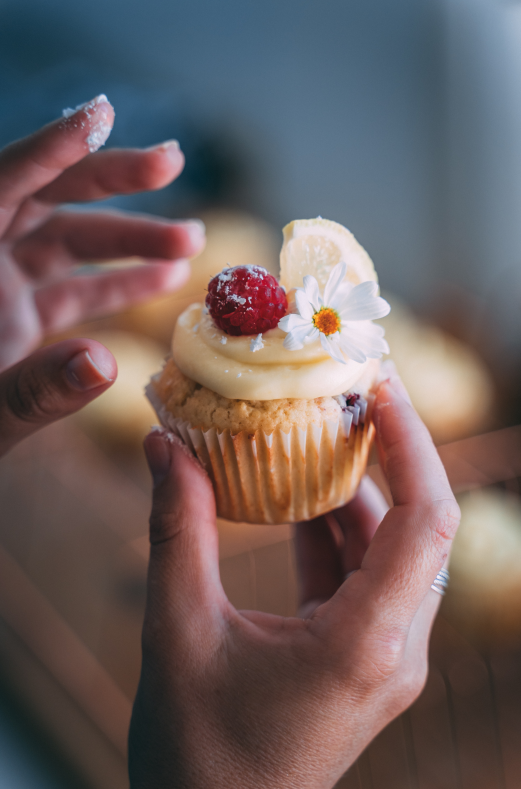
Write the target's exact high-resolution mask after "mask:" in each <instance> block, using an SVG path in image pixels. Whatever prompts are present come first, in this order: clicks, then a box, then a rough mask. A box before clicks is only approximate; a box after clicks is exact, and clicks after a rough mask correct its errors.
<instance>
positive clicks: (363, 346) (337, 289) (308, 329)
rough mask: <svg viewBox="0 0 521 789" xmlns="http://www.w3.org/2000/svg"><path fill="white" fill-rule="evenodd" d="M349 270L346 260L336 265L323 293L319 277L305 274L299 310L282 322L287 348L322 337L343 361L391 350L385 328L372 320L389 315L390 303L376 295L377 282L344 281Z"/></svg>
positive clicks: (374, 356)
mask: <svg viewBox="0 0 521 789" xmlns="http://www.w3.org/2000/svg"><path fill="white" fill-rule="evenodd" d="M346 270H347V266H346V264H345V263H338V264H337V265H336V266H335V267H334V268H333V269H332V271H331V274H330V275H329V279H328V281H327V284H326V287H325V288H324V295H323V297H322V296H321V295H320V292H319V289H318V282H317V281H316V279H315V277H312V276H310V275H308V276H307V277H304V287H303V288H297V290H296V292H295V302H296V305H297V309H298V314H296V313H294V314H291V315H285V316H284V318H282V319H281V320H280V321H279V324H278V325H279V329H282V330H283V331H285V332H287V333H288V336H287V337H286V339H285V340H284V348H287V349H288V350H289V351H296V350H299V349H300V348H303V347H304V344H306V345H307V344H308V343H310V342H314V341H315V340H318V338H319V337H320V342H321V344H322V347H323V349H324V350H325V351H327V353H328V354H329V355H330V356H332V357H333V359H335V360H336V361H337V362H341V363H342V364H346V363H347V358H349V359H353V360H354V361H355V362H365V361H366V360H367V359H380V358H381V356H382V354H384V353H389V346H388V345H387V343H386V341H385V340H384V334H385V332H384V330H383V329H382V327H381V326H378V325H375V324H374V323H371V321H373V320H375V319H376V318H383V317H384V316H385V315H388V314H389V312H390V310H391V307H390V305H389V304H388V303H387V302H386V301H385V299H382V298H381V297H380V296H377V295H376V294H377V292H378V286H377V284H376V282H372V281H371V280H369V281H367V282H361V283H360V284H359V285H352V284H351V283H349V282H344V277H345V274H346ZM346 357H347V358H346Z"/></svg>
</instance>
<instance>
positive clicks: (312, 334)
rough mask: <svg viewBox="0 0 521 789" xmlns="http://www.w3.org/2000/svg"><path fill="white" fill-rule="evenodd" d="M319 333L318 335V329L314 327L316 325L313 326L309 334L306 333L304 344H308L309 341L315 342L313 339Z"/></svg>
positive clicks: (315, 338) (316, 337) (316, 338)
mask: <svg viewBox="0 0 521 789" xmlns="http://www.w3.org/2000/svg"><path fill="white" fill-rule="evenodd" d="M319 335H320V332H319V330H318V329H317V328H316V326H313V328H312V329H311V332H310V334H308V336H307V337H306V345H307V344H309V343H310V342H315V340H318V337H319Z"/></svg>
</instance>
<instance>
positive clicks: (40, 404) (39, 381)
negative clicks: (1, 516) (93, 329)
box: [0, 339, 117, 457]
mask: <svg viewBox="0 0 521 789" xmlns="http://www.w3.org/2000/svg"><path fill="white" fill-rule="evenodd" d="M116 375H117V365H116V361H115V359H114V357H113V356H112V354H111V353H110V351H108V350H107V349H106V348H105V347H104V346H103V345H101V344H100V343H99V342H96V341H95V340H77V339H75V340H65V341H64V342H59V343H56V345H49V346H48V347H46V348H40V350H38V351H36V352H35V353H33V354H32V355H31V356H28V357H27V358H26V359H23V360H22V361H21V362H19V363H18V364H15V365H14V366H13V367H10V368H9V369H7V370H4V371H3V372H2V373H0V457H1V456H2V455H4V454H5V453H6V452H8V451H9V449H11V448H12V447H13V446H14V445H15V444H17V443H18V442H19V441H21V440H22V439H23V438H25V437H26V436H28V435H30V434H31V433H34V432H35V431H36V430H39V429H40V428H41V427H45V426H46V425H49V424H51V422H55V421H56V420H57V419H61V418H62V417H64V416H68V415H69V414H72V413H74V412H75V411H78V410H79V409H80V408H83V406H84V405H87V403H89V402H90V401H91V400H94V398H95V397H98V395H100V394H102V393H103V392H104V391H105V390H106V389H108V388H109V386H110V385H111V384H112V383H113V382H114V380H115V379H116Z"/></svg>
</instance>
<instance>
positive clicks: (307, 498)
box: [146, 384, 374, 523]
mask: <svg viewBox="0 0 521 789" xmlns="http://www.w3.org/2000/svg"><path fill="white" fill-rule="evenodd" d="M146 393H147V397H148V399H149V400H150V402H151V404H152V405H153V407H154V408H155V410H156V413H157V415H158V418H159V420H160V422H161V424H162V425H163V427H165V428H166V429H167V430H170V431H171V432H172V433H174V434H175V435H177V436H179V438H181V439H182V441H184V443H185V444H186V445H187V446H188V447H189V448H190V449H191V451H192V452H193V453H194V455H196V456H197V458H198V459H199V461H200V462H201V464H202V465H203V467H204V468H205V469H206V471H207V472H208V474H209V476H210V478H211V480H212V483H213V487H214V491H215V498H216V503H217V514H218V516H219V517H221V518H226V519H228V520H233V521H244V522H247V523H292V522H295V521H300V520H309V519H310V518H315V517H317V516H318V515H321V514H322V513H324V512H328V511H329V510H332V509H335V508H336V507H340V506H342V505H343V504H345V503H346V502H347V501H349V500H350V499H351V498H352V497H353V496H354V494H355V493H356V490H357V488H358V485H359V483H360V479H361V477H362V475H363V473H364V471H365V467H366V465H367V457H368V454H369V449H370V446H371V442H372V439H373V435H374V426H373V424H372V422H371V413H372V408H373V402H374V395H372V394H370V395H368V397H367V399H365V398H360V399H359V400H358V401H357V404H356V405H353V406H347V409H346V410H345V411H342V413H341V418H339V419H338V420H337V421H325V422H323V424H322V425H318V424H310V425H309V426H308V427H307V428H305V429H302V428H299V427H293V428H292V429H291V430H290V432H289V433H284V432H283V431H282V430H280V429H276V430H274V431H273V432H272V433H271V434H267V433H265V432H264V431H262V430H256V431H254V432H246V431H242V432H240V433H237V434H235V435H232V434H231V433H230V431H229V430H223V431H222V432H218V431H217V430H216V429H215V428H211V429H209V430H201V429H200V428H197V427H192V426H191V425H190V424H189V423H188V422H186V421H184V420H182V419H179V418H176V417H174V415H173V414H172V413H170V412H169V411H168V410H167V409H166V408H165V406H164V404H163V402H162V401H161V400H160V398H159V397H158V395H157V393H156V392H155V390H154V388H153V385H152V384H149V385H148V387H147V389H146Z"/></svg>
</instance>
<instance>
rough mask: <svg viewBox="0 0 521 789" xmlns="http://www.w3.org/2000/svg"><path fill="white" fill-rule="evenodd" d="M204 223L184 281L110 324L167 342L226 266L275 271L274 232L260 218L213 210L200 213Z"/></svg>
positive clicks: (276, 269)
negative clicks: (198, 249) (202, 239)
mask: <svg viewBox="0 0 521 789" xmlns="http://www.w3.org/2000/svg"><path fill="white" fill-rule="evenodd" d="M200 218H201V219H202V220H203V222H204V223H205V226H206V247H205V249H204V250H203V251H202V252H201V254H200V255H198V256H197V257H195V258H193V259H192V260H191V262H190V264H191V269H192V274H191V277H190V279H189V280H188V282H187V283H186V285H185V286H184V287H183V288H181V290H179V291H177V292H176V293H173V294H171V295H168V296H162V297H161V298H159V299H154V300H152V301H150V302H147V303H146V304H143V305H140V306H138V307H134V308H132V309H131V310H128V311H127V312H125V313H123V314H122V315H119V316H117V317H115V318H114V319H113V321H112V322H113V325H115V326H117V327H119V328H122V329H127V330H129V331H134V332H139V333H142V334H146V335H147V336H149V337H152V338H153V339H156V340H159V341H160V342H164V343H165V344H170V339H171V337H172V332H173V330H174V326H175V322H176V320H177V318H178V317H179V315H180V314H181V313H182V312H183V310H185V309H186V307H188V306H189V305H190V304H193V303H194V302H195V301H204V299H205V296H206V289H207V287H208V283H209V281H210V280H211V278H212V277H213V276H215V275H216V274H218V273H219V272H220V271H222V269H223V268H225V267H226V266H240V265H241V264H243V263H245V262H246V263H248V264H249V265H252V266H261V267H262V268H265V269H267V270H268V271H270V272H271V273H272V274H274V273H276V272H277V271H278V249H279V246H280V242H279V240H278V234H277V233H276V232H275V231H274V230H273V228H272V227H271V226H270V225H269V224H268V223H267V222H264V221H263V220H262V219H258V218H256V217H253V216H251V215H250V214H246V213H240V212H237V211H226V210H217V209H216V210H214V211H210V212H207V213H203V214H202V215H201V217H200Z"/></svg>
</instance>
